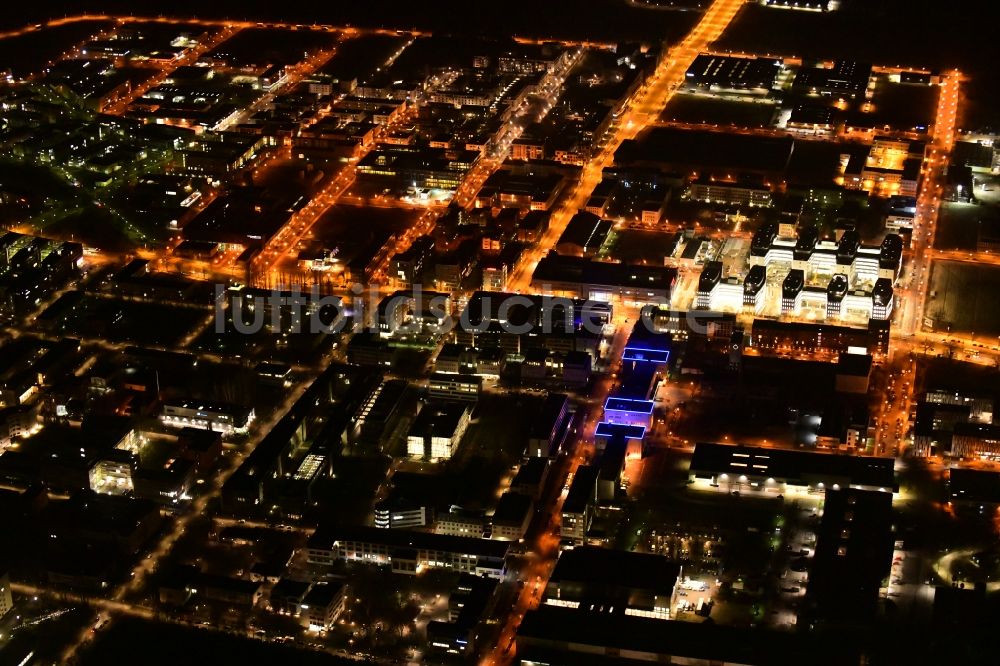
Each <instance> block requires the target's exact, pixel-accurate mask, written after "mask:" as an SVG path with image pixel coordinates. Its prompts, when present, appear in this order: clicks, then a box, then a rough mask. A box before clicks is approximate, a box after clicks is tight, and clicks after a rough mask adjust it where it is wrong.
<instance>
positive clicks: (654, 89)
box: [483, 0, 744, 664]
mask: <svg viewBox="0 0 1000 666" xmlns="http://www.w3.org/2000/svg"><path fill="white" fill-rule="evenodd" d="M743 1H744V0H715V2H714V3H712V6H711V7H709V8H708V9H707V10H706V11H705V13H704V14H703V15H702V17H701V20H700V21H699V22H698V24H697V25H696V26H695V27H694V28H693V29H692V30H691V32H690V33H689V34H688V35H687V37H685V38H684V40H683V41H681V42H680V43H678V44H676V45H675V46H673V47H672V48H671V49H670V50H669V51H668V52H667V53H666V54H665V56H664V57H663V59H662V60H661V61H660V65H659V67H657V70H656V72H655V73H654V74H653V75H652V77H651V78H650V81H649V82H648V83H647V85H646V86H645V87H644V88H642V89H641V90H640V92H639V93H638V94H637V95H636V97H635V98H634V99H633V100H632V103H631V104H629V106H628V107H627V108H626V110H625V111H624V112H623V113H622V116H621V118H620V119H619V123H618V125H617V126H616V127H615V129H613V130H612V134H611V137H610V138H609V139H608V140H607V142H606V143H605V144H604V146H603V148H601V149H600V150H599V151H598V152H597V153H596V154H595V156H594V157H593V158H592V159H591V160H590V161H589V162H588V163H587V164H586V165H584V167H583V171H582V173H581V175H580V179H579V181H577V183H576V185H575V187H574V188H573V189H572V190H571V192H570V194H569V196H568V197H567V200H566V202H565V203H564V204H563V205H562V206H560V207H559V208H558V210H556V211H555V212H554V213H553V215H552V218H551V220H550V222H549V229H548V231H547V232H546V234H545V236H544V237H543V238H542V240H541V241H540V242H539V243H538V245H537V246H536V247H535V248H534V249H533V250H532V252H531V255H530V256H529V258H528V259H527V260H526V261H522V262H521V264H520V266H519V269H518V271H517V272H516V273H515V275H514V276H513V279H512V280H511V285H512V290H513V291H526V290H527V289H528V287H529V286H530V283H531V272H532V271H533V270H534V267H535V264H537V262H538V260H539V259H540V258H541V257H542V256H544V254H545V253H546V252H548V250H549V249H550V248H552V247H553V246H554V245H555V243H556V240H557V239H558V238H559V236H560V235H561V234H562V232H563V230H564V229H565V228H566V224H567V223H568V222H569V220H570V218H572V216H573V215H574V214H575V213H576V212H577V210H579V209H580V208H581V207H583V205H584V204H585V203H586V201H587V199H588V198H589V197H590V194H591V192H592V191H593V189H594V187H595V186H596V185H597V183H598V182H600V180H601V170H602V169H603V168H604V167H605V166H608V165H609V164H611V162H612V160H613V159H614V154H615V151H616V150H617V149H618V146H620V145H621V142H622V141H624V140H626V139H631V138H634V137H635V136H636V135H637V134H638V133H639V132H640V131H642V130H643V129H644V128H645V127H647V126H649V125H651V124H653V123H655V122H656V121H657V119H658V118H659V115H660V113H661V112H662V111H663V108H664V107H665V106H666V104H667V102H668V101H669V100H670V97H671V96H672V95H673V94H674V91H676V90H677V88H678V87H679V86H680V85H681V83H682V82H683V81H684V74H685V73H686V72H687V69H688V67H690V65H691V63H692V62H693V61H694V59H695V57H697V55H698V54H699V53H700V52H701V51H703V50H705V49H707V48H708V46H709V45H710V44H711V43H712V42H714V41H715V40H717V39H718V38H719V37H721V36H722V33H723V31H724V30H725V29H726V27H727V26H728V25H729V24H730V22H731V21H732V20H733V18H734V17H735V16H736V13H737V12H738V11H739V9H740V7H741V6H742V5H743ZM624 316H625V314H624V313H622V314H619V316H618V317H617V318H616V321H615V323H616V325H617V327H618V331H617V334H616V336H615V342H614V344H613V345H612V350H611V352H610V358H612V359H617V358H618V357H619V355H620V354H621V351H622V348H623V347H624V342H625V334H626V333H627V325H628V320H626V319H624ZM599 386H600V388H599V390H598V395H597V396H596V397H595V400H592V401H591V402H595V401H596V404H603V403H604V399H605V398H606V397H607V395H608V393H609V392H610V390H611V387H612V382H610V381H604V382H601V383H600V385H599ZM599 416H600V410H599V408H598V409H596V410H593V411H592V413H590V414H589V418H588V420H587V422H586V424H585V425H584V428H583V432H582V433H581V442H580V444H579V445H578V447H577V450H576V452H575V455H573V457H572V458H571V459H570V461H569V469H568V474H575V473H576V470H577V468H578V467H579V466H580V465H581V464H583V463H584V461H585V460H587V459H589V458H590V450H591V441H592V437H593V429H594V427H595V425H596V422H597V420H598V417H599ZM561 502H562V497H561V494H560V493H556V494H555V497H553V498H552V499H551V500H550V501H549V502H548V503H547V504H546V505H545V506H543V507H541V511H540V512H539V513H540V514H541V515H542V516H543V518H544V520H545V530H544V532H543V534H542V535H541V537H540V538H539V540H538V544H537V546H536V549H535V552H534V554H535V556H536V559H535V561H534V562H533V563H532V564H531V565H530V566H529V567H527V570H526V572H525V573H522V579H523V580H524V583H525V585H524V587H523V588H522V589H521V591H520V593H519V594H518V597H517V599H516V600H515V602H514V604H513V607H512V608H511V611H510V612H509V613H508V615H507V619H506V622H505V623H504V625H503V627H502V628H501V629H500V633H499V640H498V641H497V643H496V645H495V646H494V648H493V650H492V651H490V653H489V654H487V655H486V656H485V658H484V659H483V663H484V664H507V663H510V662H511V661H512V659H513V656H514V655H513V650H511V649H510V648H511V645H512V643H513V640H514V637H515V636H516V635H517V627H518V625H519V624H520V622H521V620H522V619H523V618H524V613H525V612H527V611H528V610H530V609H531V608H533V607H535V606H537V604H538V603H539V602H540V599H541V596H542V591H543V590H544V588H545V585H546V582H547V580H548V577H549V576H550V575H551V573H552V568H553V567H554V566H555V562H556V560H557V558H558V556H559V549H558V543H559V537H558V536H557V535H556V531H555V530H556V528H557V527H558V525H559V516H560V507H561Z"/></svg>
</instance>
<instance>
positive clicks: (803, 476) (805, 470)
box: [690, 442, 899, 495]
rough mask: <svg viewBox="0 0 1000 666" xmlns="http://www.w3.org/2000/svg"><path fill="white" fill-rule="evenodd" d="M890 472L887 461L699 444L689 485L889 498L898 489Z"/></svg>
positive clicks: (890, 466)
mask: <svg viewBox="0 0 1000 666" xmlns="http://www.w3.org/2000/svg"><path fill="white" fill-rule="evenodd" d="M894 466H895V460H894V459H893V458H873V457H867V456H866V457H858V456H850V455H839V454H832V453H814V452H811V451H798V450H789V449H771V448H761V447H756V446H743V445H728V444H710V443H705V442H699V443H698V444H697V445H695V449H694V455H692V456H691V467H690V479H691V481H692V482H693V483H695V484H696V485H697V486H700V487H705V488H718V489H721V490H726V491H740V492H751V493H754V492H761V493H768V494H774V495H776V494H779V493H780V494H785V493H789V492H805V493H823V492H825V491H826V490H830V489H832V490H839V489H841V488H845V489H846V488H856V489H860V490H876V491H881V492H884V493H887V494H890V493H894V492H896V491H897V490H898V489H899V485H898V484H897V483H896V478H895V472H894Z"/></svg>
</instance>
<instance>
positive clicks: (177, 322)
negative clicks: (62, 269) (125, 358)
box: [44, 293, 211, 347]
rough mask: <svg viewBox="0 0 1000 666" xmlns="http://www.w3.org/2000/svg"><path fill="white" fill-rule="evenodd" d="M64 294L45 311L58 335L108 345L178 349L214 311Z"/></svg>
mask: <svg viewBox="0 0 1000 666" xmlns="http://www.w3.org/2000/svg"><path fill="white" fill-rule="evenodd" d="M74 300H75V297H74V296H73V295H72V293H68V294H65V295H64V296H62V297H61V298H60V299H59V300H58V301H56V302H55V303H53V304H52V305H51V306H49V308H48V309H47V310H46V311H45V313H44V316H45V317H46V318H47V319H49V320H50V321H51V322H52V324H51V325H52V328H53V330H54V331H55V332H58V333H60V334H62V335H71V336H76V337H81V338H100V339H102V340H107V341H108V342H134V343H136V344H140V345H154V346H155V345H158V346H165V347H170V346H175V345H177V344H178V343H179V342H180V341H181V339H182V338H183V337H184V336H185V334H187V333H189V332H190V331H192V330H193V329H194V328H195V326H197V325H198V324H199V323H200V322H201V321H202V320H204V319H205V317H207V316H209V315H210V314H211V312H210V311H209V310H208V309H204V310H203V309H200V308H186V307H176V306H171V305H164V304H162V303H147V302H139V301H126V300H123V299H118V298H105V297H100V296H93V295H89V294H85V295H83V297H82V298H80V299H79V300H78V301H76V302H75V303H74V302H73V301H74Z"/></svg>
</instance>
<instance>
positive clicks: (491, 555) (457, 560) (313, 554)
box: [306, 525, 510, 578]
mask: <svg viewBox="0 0 1000 666" xmlns="http://www.w3.org/2000/svg"><path fill="white" fill-rule="evenodd" d="M306 547H307V549H308V550H307V555H308V561H309V563H310V564H317V565H326V566H330V565H332V564H333V563H334V562H337V561H361V562H368V563H370V564H380V565H388V566H391V567H392V570H393V571H394V572H396V573H406V574H417V573H419V572H421V571H423V570H424V569H426V568H442V569H449V570H452V571H457V572H459V573H471V574H475V575H478V576H487V577H490V578H501V577H503V574H504V571H505V570H506V565H505V560H506V558H507V551H508V549H509V547H510V546H509V544H507V543H505V542H503V541H492V540H490V539H479V538H470V537H456V536H449V535H444V534H430V533H427V532H411V531H409V530H386V529H380V528H378V527H357V526H332V525H331V526H321V527H320V528H319V529H317V530H316V532H315V533H313V535H312V536H311V537H310V538H309V542H308V544H307V546H306Z"/></svg>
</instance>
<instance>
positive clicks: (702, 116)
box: [660, 94, 777, 127]
mask: <svg viewBox="0 0 1000 666" xmlns="http://www.w3.org/2000/svg"><path fill="white" fill-rule="evenodd" d="M776 110H777V107H776V106H775V105H774V104H767V103H763V102H740V101H736V100H730V99H719V98H716V97H708V96H705V95H688V94H677V95H674V96H673V97H672V98H671V99H670V101H669V102H668V103H667V106H666V108H665V109H664V110H663V113H662V114H660V120H661V121H663V122H676V123H702V124H706V125H722V126H726V125H731V126H734V127H768V126H770V125H771V122H772V120H773V119H774V114H775V112H776Z"/></svg>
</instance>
